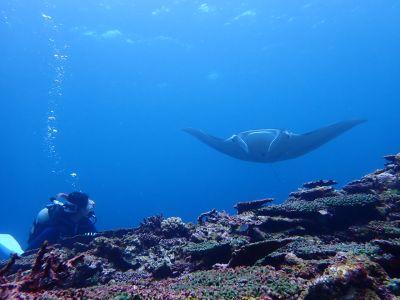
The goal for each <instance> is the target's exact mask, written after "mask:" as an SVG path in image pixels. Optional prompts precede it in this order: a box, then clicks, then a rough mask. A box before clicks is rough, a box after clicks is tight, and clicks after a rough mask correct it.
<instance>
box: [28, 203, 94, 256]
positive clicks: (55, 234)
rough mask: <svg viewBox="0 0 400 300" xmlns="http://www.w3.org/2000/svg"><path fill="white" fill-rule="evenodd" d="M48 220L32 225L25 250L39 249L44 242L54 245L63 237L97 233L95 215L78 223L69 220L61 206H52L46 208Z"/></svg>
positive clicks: (35, 222) (92, 214)
mask: <svg viewBox="0 0 400 300" xmlns="http://www.w3.org/2000/svg"><path fill="white" fill-rule="evenodd" d="M47 209H48V214H49V220H48V221H47V222H45V223H44V224H40V223H38V221H37V220H35V221H34V223H33V229H32V232H31V234H30V236H29V240H28V248H27V250H31V249H36V248H39V247H40V246H41V245H42V244H43V242H44V241H48V242H49V243H50V244H56V243H57V242H59V241H60V239H61V238H63V237H71V236H75V235H79V234H85V233H93V232H97V230H96V227H95V226H94V224H95V220H96V217H95V214H94V213H91V214H90V215H89V216H88V217H84V218H82V219H81V220H80V221H79V222H78V223H75V222H73V221H71V220H70V218H69V214H68V213H66V212H65V211H64V209H63V207H62V206H60V205H57V204H52V205H48V206H47Z"/></svg>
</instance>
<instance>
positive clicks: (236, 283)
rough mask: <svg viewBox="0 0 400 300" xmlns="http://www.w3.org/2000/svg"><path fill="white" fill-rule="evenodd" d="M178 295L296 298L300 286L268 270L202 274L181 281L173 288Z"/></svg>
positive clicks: (231, 270)
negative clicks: (189, 293) (187, 293)
mask: <svg viewBox="0 0 400 300" xmlns="http://www.w3.org/2000/svg"><path fill="white" fill-rule="evenodd" d="M172 289H173V290H175V291H177V292H184V291H191V296H192V297H194V298H200V299H244V298H251V297H260V296H263V295H268V296H270V297H273V298H278V299H291V298H296V295H297V294H298V293H299V292H300V287H299V283H298V282H296V281H295V280H294V279H291V278H288V277H286V276H277V274H276V272H273V271H271V270H270V269H268V268H265V267H250V268H237V269H228V270H224V271H216V270H210V271H201V272H195V273H192V274H190V275H188V276H186V277H184V278H182V279H181V280H180V281H179V282H178V283H175V284H174V285H173V286H172Z"/></svg>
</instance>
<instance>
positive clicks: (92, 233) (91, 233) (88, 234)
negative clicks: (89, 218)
mask: <svg viewBox="0 0 400 300" xmlns="http://www.w3.org/2000/svg"><path fill="white" fill-rule="evenodd" d="M96 235H97V232H86V233H85V234H84V236H96Z"/></svg>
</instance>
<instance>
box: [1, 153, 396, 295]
mask: <svg viewBox="0 0 400 300" xmlns="http://www.w3.org/2000/svg"><path fill="white" fill-rule="evenodd" d="M385 158H386V161H387V162H386V164H385V167H384V168H383V169H381V170H377V171H375V172H374V173H372V174H368V175H366V176H364V177H363V178H361V179H360V180H356V181H353V182H351V183H349V184H347V185H345V186H344V188H343V189H335V188H334V187H333V186H334V185H335V184H336V182H335V181H333V180H318V181H313V182H308V183H305V184H304V185H303V186H302V188H300V189H299V190H297V191H295V192H293V193H291V194H290V196H289V198H288V199H287V200H286V201H285V202H284V203H282V204H271V203H270V202H271V199H269V198H267V199H263V200H256V201H250V202H241V203H238V204H237V205H236V209H237V211H238V214H237V215H230V214H228V213H226V212H219V211H217V210H215V209H213V210H211V211H209V212H206V213H203V214H201V215H200V216H199V218H198V220H197V224H192V223H184V222H183V221H182V220H181V219H180V218H177V217H172V218H164V217H163V216H154V217H149V218H146V219H145V220H144V221H143V222H142V223H141V224H140V226H139V227H137V228H132V229H120V230H112V231H105V232H101V233H99V234H98V235H96V236H76V237H72V238H68V239H65V240H63V241H62V243H61V244H59V245H52V246H48V245H46V244H44V245H43V246H42V247H41V249H39V250H38V251H30V252H27V253H25V254H24V255H23V256H22V257H16V256H14V257H12V258H11V259H10V261H8V262H6V261H5V262H2V263H1V264H0V299H7V298H18V299H59V298H62V299H65V298H66V299H81V298H83V299H308V300H309V299H398V298H399V297H400V192H399V190H400V154H397V155H390V156H387V157H385Z"/></svg>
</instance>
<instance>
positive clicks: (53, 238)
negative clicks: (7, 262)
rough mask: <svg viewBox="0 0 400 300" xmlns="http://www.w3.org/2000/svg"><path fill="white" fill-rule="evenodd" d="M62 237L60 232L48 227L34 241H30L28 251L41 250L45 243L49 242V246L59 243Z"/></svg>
mask: <svg viewBox="0 0 400 300" xmlns="http://www.w3.org/2000/svg"><path fill="white" fill-rule="evenodd" d="M59 237H60V232H59V231H58V230H57V229H56V228H54V227H47V228H45V229H43V230H42V232H41V233H39V234H38V235H37V236H36V237H35V238H34V239H32V240H30V241H29V245H28V248H27V249H26V250H27V251H28V250H32V249H37V248H40V246H41V245H42V244H43V243H44V242H45V241H48V242H49V244H55V243H57V241H58V239H59Z"/></svg>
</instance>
